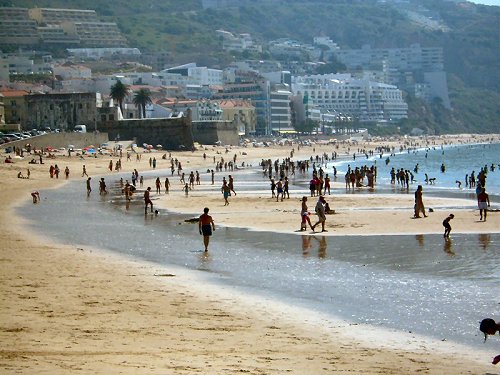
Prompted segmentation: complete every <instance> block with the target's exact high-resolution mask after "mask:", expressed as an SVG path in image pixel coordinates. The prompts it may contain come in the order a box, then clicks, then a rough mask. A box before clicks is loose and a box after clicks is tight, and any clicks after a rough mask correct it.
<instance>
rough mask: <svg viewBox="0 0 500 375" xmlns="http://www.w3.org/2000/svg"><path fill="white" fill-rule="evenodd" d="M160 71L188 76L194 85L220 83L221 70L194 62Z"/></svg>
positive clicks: (221, 78) (221, 80)
mask: <svg viewBox="0 0 500 375" xmlns="http://www.w3.org/2000/svg"><path fill="white" fill-rule="evenodd" d="M160 73H162V74H163V73H176V74H181V75H183V76H185V77H188V78H189V81H190V83H191V84H194V85H222V83H223V81H224V79H223V72H222V70H219V69H211V68H207V67H206V66H196V63H189V64H185V65H180V66H176V67H173V68H168V69H164V70H162V71H160Z"/></svg>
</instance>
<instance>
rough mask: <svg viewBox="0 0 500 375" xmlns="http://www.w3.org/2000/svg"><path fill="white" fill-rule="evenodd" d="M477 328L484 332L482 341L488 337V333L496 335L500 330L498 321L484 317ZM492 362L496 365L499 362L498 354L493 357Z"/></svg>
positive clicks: (499, 356)
mask: <svg viewBox="0 0 500 375" xmlns="http://www.w3.org/2000/svg"><path fill="white" fill-rule="evenodd" d="M479 330H480V331H481V332H483V333H484V341H485V342H486V339H487V338H488V335H492V336H494V335H496V333H497V332H500V323H497V322H495V321H494V320H493V319H490V318H486V319H483V320H482V321H481V323H480V325H479ZM491 363H492V364H494V365H496V364H497V363H500V354H499V355H497V356H496V357H495V358H493V361H492V362H491Z"/></svg>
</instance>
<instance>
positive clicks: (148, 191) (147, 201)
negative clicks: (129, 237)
mask: <svg viewBox="0 0 500 375" xmlns="http://www.w3.org/2000/svg"><path fill="white" fill-rule="evenodd" d="M150 195H151V187H149V186H148V188H147V189H146V191H145V192H144V214H147V213H148V205H149V206H151V213H153V202H151V198H150Z"/></svg>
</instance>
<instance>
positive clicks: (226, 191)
mask: <svg viewBox="0 0 500 375" xmlns="http://www.w3.org/2000/svg"><path fill="white" fill-rule="evenodd" d="M220 190H221V191H222V194H223V195H224V206H227V205H229V201H228V200H227V198H228V197H229V195H230V194H231V189H230V188H229V186H227V182H226V181H224V182H223V183H222V187H221V189H220Z"/></svg>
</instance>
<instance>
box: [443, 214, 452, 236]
mask: <svg viewBox="0 0 500 375" xmlns="http://www.w3.org/2000/svg"><path fill="white" fill-rule="evenodd" d="M454 217H455V215H453V214H450V215H449V216H448V217H447V218H446V219H444V220H443V227H444V234H443V237H445V238H448V237H450V232H451V225H450V221H451V219H453V218H454Z"/></svg>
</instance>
